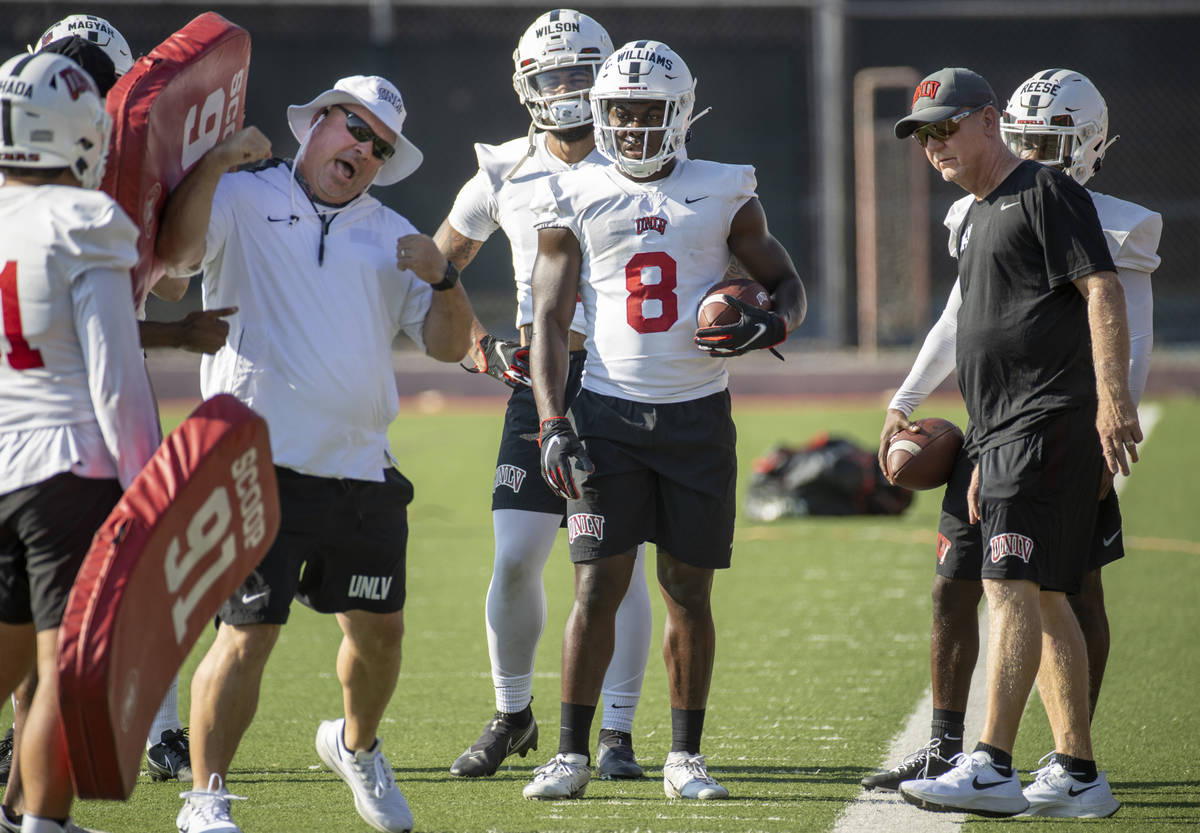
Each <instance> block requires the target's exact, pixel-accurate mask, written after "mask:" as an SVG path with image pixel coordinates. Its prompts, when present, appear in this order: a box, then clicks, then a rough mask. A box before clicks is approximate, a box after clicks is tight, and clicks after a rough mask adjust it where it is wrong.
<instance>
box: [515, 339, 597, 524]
mask: <svg viewBox="0 0 1200 833" xmlns="http://www.w3.org/2000/svg"><path fill="white" fill-rule="evenodd" d="M586 358H587V352H586V351H583V350H576V351H575V352H573V353H571V357H570V365H569V368H568V371H567V389H566V406H567V407H568V408H570V407H571V403H572V402H573V401H574V400H575V395H576V394H577V393H579V380H580V378H581V377H582V376H583V362H584V359H586ZM540 432H541V423H540V421H539V420H538V412H537V405H536V404H535V403H534V401H533V389H532V388H530V387H529V386H528V385H521V386H520V387H518V388H516V389H515V390H513V392H512V393H511V394H510V395H509V397H508V408H506V409H505V411H504V431H503V433H502V434H501V435H500V451H499V453H498V454H497V455H496V478H495V481H494V482H493V484H492V511H493V512H494V511H496V510H497V509H524V510H525V511H527V512H542V513H544V514H547V515H562V514H563V513H564V512H566V509H567V502H566V501H565V500H563V499H562V498H560V497H559V496H558V495H556V494H554V492H552V491H550V487H549V486H547V485H546V481H545V479H544V478H543V477H542V458H541V451H540V449H539V448H538V442H537V441H538V435H539V433H540Z"/></svg>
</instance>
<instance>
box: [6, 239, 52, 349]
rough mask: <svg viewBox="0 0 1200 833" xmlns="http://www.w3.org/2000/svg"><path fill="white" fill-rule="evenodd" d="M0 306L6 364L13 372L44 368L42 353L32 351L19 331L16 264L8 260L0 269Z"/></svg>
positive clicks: (19, 310) (19, 311)
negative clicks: (6, 354) (0, 307)
mask: <svg viewBox="0 0 1200 833" xmlns="http://www.w3.org/2000/svg"><path fill="white" fill-rule="evenodd" d="M0 306H3V308H4V337H5V338H6V339H8V346H9V351H8V363H9V364H10V365H12V369H13V370H30V369H31V368H35V367H45V366H46V363H45V362H44V361H42V351H41V350H33V349H31V348H30V346H29V342H28V341H26V340H25V334H24V333H23V332H22V331H21V306H20V301H19V299H18V298H17V263H16V261H14V260H10V261H8V262H7V263H5V264H4V268H3V269H0Z"/></svg>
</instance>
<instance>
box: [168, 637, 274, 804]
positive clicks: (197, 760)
mask: <svg viewBox="0 0 1200 833" xmlns="http://www.w3.org/2000/svg"><path fill="white" fill-rule="evenodd" d="M280 627H281V626H280V625H227V624H222V625H221V627H220V628H218V629H217V638H216V639H215V640H214V641H213V644H212V647H210V648H209V649H208V653H207V654H205V655H204V659H203V660H201V661H200V665H199V666H198V667H197V668H196V673H195V675H194V676H193V677H192V709H191V726H190V733H191V738H190V740H191V753H192V783H193V784H194V785H195V788H196V789H197V790H207V789H208V779H209V776H211V775H212V774H214V773H216V774H217V775H220V776H221V778H222V779H224V778H225V775H226V773H227V772H229V765H230V763H232V762H233V755H234V753H235V752H236V751H237V748H238V744H239V743H240V742H241V740H242V735H244V734H246V729H248V728H249V727H250V722H251V721H252V720H253V719H254V713H255V712H256V711H257V710H258V691H259V687H260V686H261V685H262V675H263V669H264V668H266V665H267V659H268V658H269V657H270V656H271V649H272V648H274V647H275V640H276V639H278V638H279V629H280Z"/></svg>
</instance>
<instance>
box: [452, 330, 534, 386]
mask: <svg viewBox="0 0 1200 833" xmlns="http://www.w3.org/2000/svg"><path fill="white" fill-rule="evenodd" d="M479 352H480V353H482V354H483V370H482V371H481V370H479V369H477V368H473V367H467V370H468V371H470V372H471V373H486V374H487V375H488V376H491V377H492V378H493V379H499V380H500V381H501V382H503V383H504V384H506V385H508V386H509V387H510V388H520V387H526V388H527V387H529V348H528V347H522V346H521V345H520V344H518V343H517V342H515V341H505V340H504V339H502V338H493V337H492V336H490V335H485V336H484V337H483V338H481V339H479ZM464 367H465V365H464Z"/></svg>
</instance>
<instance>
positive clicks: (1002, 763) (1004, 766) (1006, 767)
mask: <svg viewBox="0 0 1200 833" xmlns="http://www.w3.org/2000/svg"><path fill="white" fill-rule="evenodd" d="M975 751H976V752H986V753H988V754H989V755H991V756H992V766H994V767H996V771H997V772H999V773H1000V774H1001V775H1012V753H1011V752H1005V751H1004V750H1003V749H1001V748H1000V747H998V746H991V745H989V744H986V743H984V742H983V741H980V742H979V743H977V744H975Z"/></svg>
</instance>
